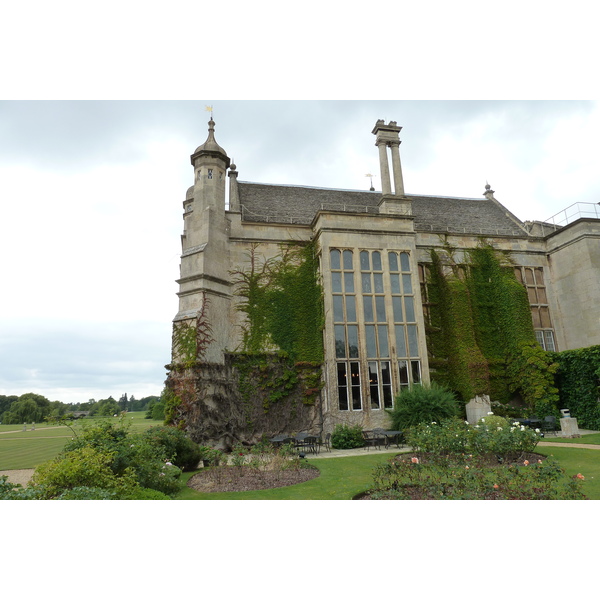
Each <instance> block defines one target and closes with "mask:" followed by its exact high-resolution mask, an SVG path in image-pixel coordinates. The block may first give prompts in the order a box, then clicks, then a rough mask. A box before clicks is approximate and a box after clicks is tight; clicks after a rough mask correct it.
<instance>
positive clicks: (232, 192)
mask: <svg viewBox="0 0 600 600" xmlns="http://www.w3.org/2000/svg"><path fill="white" fill-rule="evenodd" d="M235 169H236V166H235V164H232V165H231V168H230V170H229V173H228V175H229V211H230V212H239V211H240V210H242V208H241V206H240V197H239V194H238V185H237V176H238V172H237V171H236V170H235Z"/></svg>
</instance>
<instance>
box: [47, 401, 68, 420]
mask: <svg viewBox="0 0 600 600" xmlns="http://www.w3.org/2000/svg"><path fill="white" fill-rule="evenodd" d="M70 408H71V406H70V405H68V404H65V403H64V402H59V401H58V400H55V401H54V402H51V403H50V412H49V413H48V415H45V416H52V417H62V416H63V415H64V414H65V413H66V412H67V410H69V409H70Z"/></svg>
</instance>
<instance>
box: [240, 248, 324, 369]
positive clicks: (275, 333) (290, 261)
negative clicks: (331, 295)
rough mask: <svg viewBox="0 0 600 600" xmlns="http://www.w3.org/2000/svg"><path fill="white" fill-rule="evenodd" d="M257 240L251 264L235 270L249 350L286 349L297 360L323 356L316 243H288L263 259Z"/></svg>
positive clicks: (321, 294) (251, 250)
mask: <svg viewBox="0 0 600 600" xmlns="http://www.w3.org/2000/svg"><path fill="white" fill-rule="evenodd" d="M259 249H260V247H259V245H258V244H255V245H254V246H252V248H251V249H250V251H249V255H248V265H247V266H246V267H245V268H241V269H238V270H236V271H234V272H233V273H232V274H233V277H234V283H235V285H236V295H237V296H238V297H239V298H240V299H241V302H240V303H239V305H238V309H239V310H240V311H241V312H243V313H244V314H245V317H246V318H245V324H244V326H243V347H242V349H241V350H242V351H243V352H246V353H254V352H256V353H264V352H265V351H268V350H277V351H283V352H285V353H287V354H288V355H289V357H290V358H291V359H292V360H294V361H309V362H322V361H323V333H322V332H323V322H324V321H323V291H322V288H321V285H320V282H319V271H318V259H317V256H316V254H315V248H314V245H313V244H308V245H304V246H297V245H288V246H285V247H282V248H281V251H280V253H279V255H278V256H277V257H275V258H273V259H270V260H269V259H265V258H263V257H262V256H261V255H260V253H259Z"/></svg>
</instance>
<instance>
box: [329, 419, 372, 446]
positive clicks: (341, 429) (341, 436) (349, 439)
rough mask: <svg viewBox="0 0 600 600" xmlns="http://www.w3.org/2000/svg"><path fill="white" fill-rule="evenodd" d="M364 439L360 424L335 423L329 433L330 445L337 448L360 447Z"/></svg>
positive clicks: (363, 443)
mask: <svg viewBox="0 0 600 600" xmlns="http://www.w3.org/2000/svg"><path fill="white" fill-rule="evenodd" d="M364 445H365V441H364V438H363V435H362V427H361V426H360V425H336V426H335V427H334V428H333V432H332V434H331V447H332V448H337V449H338V450H348V449H350V448H362V447H363V446H364Z"/></svg>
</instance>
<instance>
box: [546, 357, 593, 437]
mask: <svg viewBox="0 0 600 600" xmlns="http://www.w3.org/2000/svg"><path fill="white" fill-rule="evenodd" d="M554 357H555V358H556V361H557V362H558V365H559V368H558V373H557V380H558V384H559V389H560V401H561V405H562V406H563V407H565V408H568V409H569V410H570V411H571V416H572V417H575V418H577V424H578V425H579V426H580V427H583V428H586V429H594V430H597V429H600V346H590V347H589V348H580V349H578V350H565V351H563V352H558V353H556V354H555V355H554Z"/></svg>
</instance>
